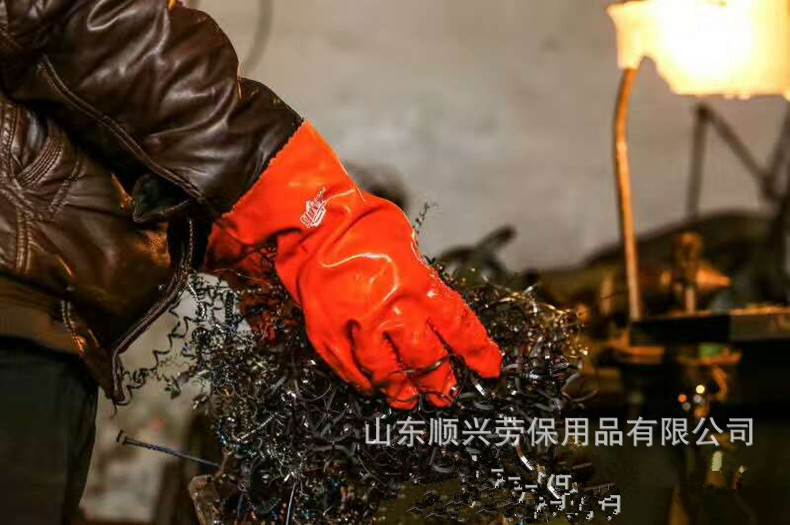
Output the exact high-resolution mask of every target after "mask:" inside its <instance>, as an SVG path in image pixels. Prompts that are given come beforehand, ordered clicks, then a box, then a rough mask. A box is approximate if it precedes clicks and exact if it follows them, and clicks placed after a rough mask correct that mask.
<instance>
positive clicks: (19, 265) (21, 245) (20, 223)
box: [14, 209, 27, 275]
mask: <svg viewBox="0 0 790 525" xmlns="http://www.w3.org/2000/svg"><path fill="white" fill-rule="evenodd" d="M15 211H16V257H15V258H14V271H15V272H16V273H17V274H19V275H24V262H25V261H24V257H25V250H26V246H27V242H26V238H25V215H24V213H22V210H20V209H17V210H15Z"/></svg>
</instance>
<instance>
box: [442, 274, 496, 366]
mask: <svg viewBox="0 0 790 525" xmlns="http://www.w3.org/2000/svg"><path fill="white" fill-rule="evenodd" d="M433 299H434V301H433V304H432V309H431V311H432V314H431V317H430V323H431V326H432V327H433V329H434V331H435V332H436V334H437V335H438V336H439V338H440V339H441V340H442V341H443V342H444V343H445V344H446V345H447V346H448V347H449V348H450V350H451V351H452V352H453V353H454V354H456V355H458V356H461V357H463V359H464V361H465V362H466V364H467V366H469V368H471V369H472V370H474V371H475V372H477V373H478V374H480V376H481V377H486V378H494V377H499V372H500V367H501V366H502V352H501V351H500V350H499V347H498V346H497V345H496V343H494V341H492V340H491V338H490V337H488V333H487V332H486V329H485V327H484V326H483V324H482V323H481V322H480V320H479V319H478V318H477V316H476V315H475V313H474V312H473V311H472V310H471V309H470V308H469V306H468V305H467V304H466V303H465V302H464V300H463V299H462V298H461V296H460V295H458V294H457V293H455V292H454V291H453V290H450V289H449V288H447V287H446V286H444V285H442V286H441V287H439V288H437V289H436V290H435V293H434V294H433Z"/></svg>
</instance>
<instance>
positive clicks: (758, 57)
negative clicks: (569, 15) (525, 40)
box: [608, 0, 790, 98]
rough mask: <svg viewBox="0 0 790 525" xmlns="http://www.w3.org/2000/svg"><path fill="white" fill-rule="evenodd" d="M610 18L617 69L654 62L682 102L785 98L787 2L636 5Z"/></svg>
mask: <svg viewBox="0 0 790 525" xmlns="http://www.w3.org/2000/svg"><path fill="white" fill-rule="evenodd" d="M608 12H609V16H611V17H612V20H614V23H615V26H616V27H617V50H618V64H619V66H620V67H621V68H624V69H625V68H633V67H636V66H637V65H638V64H639V62H640V61H641V60H642V58H645V57H647V58H651V59H653V60H654V61H655V63H656V66H657V68H658V72H659V74H660V75H661V76H662V77H663V78H664V79H665V80H666V81H667V82H668V83H669V86H670V88H671V89H672V90H673V91H675V92H676V93H679V94H683V95H724V96H728V97H748V96H751V95H777V94H779V95H785V96H786V97H788V98H790V0H641V1H630V2H626V3H623V4H616V5H613V6H610V7H609V9H608Z"/></svg>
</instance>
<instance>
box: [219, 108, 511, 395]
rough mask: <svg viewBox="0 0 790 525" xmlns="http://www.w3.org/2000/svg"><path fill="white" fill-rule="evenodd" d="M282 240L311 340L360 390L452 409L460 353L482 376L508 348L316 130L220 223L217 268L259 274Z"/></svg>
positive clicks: (279, 264)
mask: <svg viewBox="0 0 790 525" xmlns="http://www.w3.org/2000/svg"><path fill="white" fill-rule="evenodd" d="M274 235H276V236H277V256H276V260H275V268H276V270H277V273H278V275H279V276H280V278H281V280H282V282H283V284H284V285H285V287H286V289H287V290H288V291H289V293H290V294H291V296H292V297H293V298H294V300H295V301H296V302H297V303H298V304H299V305H300V306H301V308H302V309H303V311H304V316H305V320H306V324H307V333H308V336H309V338H310V341H311V343H312V344H313V346H314V347H315V349H316V350H317V351H318V353H319V354H320V355H321V357H322V358H323V359H324V360H325V361H326V362H327V363H328V364H329V365H330V366H331V367H332V368H333V369H334V370H335V372H337V374H338V375H339V376H340V377H341V378H342V379H344V380H345V381H347V382H349V383H351V384H353V385H354V386H355V387H356V388H357V389H358V390H360V391H361V392H363V393H366V394H372V393H374V392H375V391H376V390H379V391H381V392H383V393H384V394H385V395H386V396H387V399H388V401H389V403H390V405H391V406H393V407H395V408H413V407H414V406H415V405H416V403H417V400H418V398H419V395H420V393H423V394H425V395H426V396H427V399H428V400H429V401H430V402H431V403H433V404H434V405H436V406H447V405H449V404H450V403H452V400H453V396H454V387H455V385H456V378H455V374H454V373H453V369H452V365H451V363H450V361H449V360H448V351H450V352H452V353H455V354H457V355H459V356H461V357H463V359H464V360H465V362H466V364H467V365H468V366H469V367H470V368H472V369H473V370H475V371H476V372H477V373H479V374H480V375H481V376H482V377H487V378H492V377H497V376H498V375H499V370H500V365H501V361H502V356H501V352H500V351H499V349H498V348H497V346H496V344H495V343H494V342H493V341H492V340H491V339H490V338H489V337H488V335H487V333H486V330H485V328H484V327H483V326H482V324H481V323H480V321H479V320H478V319H477V317H476V316H475V315H474V313H473V312H472V311H471V310H470V309H469V307H468V306H467V305H466V303H464V301H463V299H462V298H461V297H460V296H459V295H458V294H457V293H456V292H454V291H453V290H451V289H449V288H448V287H447V286H446V285H445V284H444V283H443V282H442V281H441V279H440V278H439V276H438V275H437V273H436V272H435V271H434V270H433V269H432V268H431V267H430V266H428V265H427V264H426V263H425V261H424V259H423V257H422V256H421V255H420V253H419V252H418V249H417V244H416V241H415V235H414V231H413V230H412V228H411V225H410V223H409V221H408V219H407V218H406V216H405V215H404V214H403V213H402V212H401V210H400V209H399V208H398V207H397V206H395V205H394V204H392V203H391V202H389V201H386V200H384V199H380V198H378V197H375V196H373V195H370V194H367V193H365V192H363V191H361V190H360V189H359V188H358V187H357V186H356V185H355V184H354V182H353V181H352V180H351V178H350V177H349V176H348V174H347V173H346V171H345V169H344V168H343V166H342V164H341V163H340V161H339V159H338V158H337V157H336V156H335V154H334V152H333V151H332V150H331V149H330V147H329V146H328V145H327V144H326V143H325V142H324V141H323V139H322V138H321V136H320V135H319V134H318V133H317V132H316V131H315V129H314V128H313V127H312V126H311V125H310V124H309V123H304V124H302V126H301V128H300V129H299V130H298V131H297V132H296V134H295V135H294V136H293V137H292V138H291V140H290V142H289V143H288V144H287V145H286V146H285V147H284V148H283V149H282V151H280V153H279V154H278V155H277V156H276V157H275V158H274V160H273V161H272V162H271V164H270V165H269V167H268V168H267V169H266V171H265V172H264V173H263V175H262V176H261V177H260V179H259V180H258V182H256V183H255V185H254V186H253V187H252V189H250V190H249V191H248V192H247V194H245V195H244V196H243V197H242V198H241V199H240V200H239V202H238V203H237V205H236V206H235V208H234V209H233V210H232V211H231V212H229V213H228V214H226V215H224V216H223V217H222V218H220V219H219V220H218V221H217V223H215V225H214V229H213V231H212V234H211V238H210V241H209V250H208V255H207V260H206V266H207V268H208V269H221V268H228V267H235V268H237V269H240V270H241V271H246V272H249V273H252V274H253V275H254V272H255V268H256V267H257V263H256V262H255V261H256V255H255V252H256V250H258V249H259V248H260V247H261V246H262V244H263V243H264V242H265V241H266V240H267V239H269V238H270V237H272V236H274Z"/></svg>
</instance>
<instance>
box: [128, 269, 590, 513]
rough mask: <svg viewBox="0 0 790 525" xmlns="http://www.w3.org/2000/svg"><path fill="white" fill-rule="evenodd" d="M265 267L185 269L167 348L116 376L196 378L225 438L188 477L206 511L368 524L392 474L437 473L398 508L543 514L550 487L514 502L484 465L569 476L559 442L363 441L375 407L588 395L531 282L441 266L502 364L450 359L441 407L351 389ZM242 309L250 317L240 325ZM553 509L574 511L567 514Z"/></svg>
mask: <svg viewBox="0 0 790 525" xmlns="http://www.w3.org/2000/svg"><path fill="white" fill-rule="evenodd" d="M264 261H265V259H264ZM266 270H267V271H268V274H267V275H268V276H269V277H268V278H267V279H266V280H264V281H256V282H255V286H254V287H253V288H252V289H251V290H250V291H247V292H244V293H242V294H239V293H237V292H235V291H233V290H232V289H231V288H229V287H228V285H227V284H225V283H223V282H222V281H217V280H215V279H212V278H207V277H205V276H201V275H198V274H195V275H193V276H192V277H191V278H190V282H189V286H188V290H189V295H190V296H191V299H192V300H193V301H194V302H195V303H196V307H195V311H194V314H190V315H180V316H179V320H178V323H177V324H176V326H175V327H174V328H173V331H172V332H171V334H170V338H169V339H170V348H169V349H168V350H166V351H163V352H157V354H156V365H155V366H154V367H152V368H149V369H145V370H143V371H137V372H135V373H132V374H128V375H127V380H128V382H129V384H130V388H132V389H134V388H137V387H139V386H141V385H142V384H144V383H145V382H146V381H147V380H148V379H150V378H152V377H155V378H157V379H160V380H164V381H166V383H167V389H168V390H169V391H170V392H171V393H172V394H173V395H178V394H179V393H180V391H181V388H182V386H183V385H185V384H187V383H192V384H196V385H198V386H199V387H200V388H201V392H202V393H201V394H200V395H199V396H198V398H197V399H196V400H195V401H196V402H195V406H196V408H197V409H200V410H205V411H206V412H207V413H208V415H209V417H210V419H211V421H212V422H213V426H214V430H215V432H216V436H217V438H218V439H219V441H220V442H221V444H222V447H223V449H224V450H225V451H226V459H225V462H224V464H223V468H222V469H221V470H220V472H218V473H217V474H216V475H215V476H213V477H211V478H209V479H204V480H203V481H202V483H201V484H198V485H195V486H193V487H192V489H193V497H195V498H196V501H197V506H198V509H199V511H201V512H202V513H203V516H204V518H205V517H206V516H208V517H209V518H210V520H211V521H209V522H208V523H217V524H232V523H233V524H235V523H283V522H285V523H349V524H350V523H354V524H361V523H373V522H376V520H377V518H376V514H377V512H379V511H380V509H381V508H382V507H383V506H384V507H386V505H387V502H388V501H390V500H392V499H393V498H395V497H397V496H398V494H399V493H400V492H401V490H402V488H403V486H404V484H413V485H424V484H430V483H437V482H446V483H444V484H443V485H440V487H442V488H441V489H436V490H430V491H426V492H425V493H424V494H423V496H422V497H421V498H419V499H418V500H417V501H414V502H412V503H411V505H410V507H409V509H410V511H411V512H413V513H416V514H419V515H422V516H423V517H431V518H442V519H446V520H452V521H454V522H459V521H467V522H472V521H475V520H490V519H494V518H496V517H497V516H500V515H504V516H505V517H507V518H510V519H515V520H519V521H526V520H529V521H530V522H534V521H545V520H547V519H548V518H549V516H550V515H551V513H549V512H548V511H545V510H544V511H542V513H541V512H537V514H539V519H538V520H535V518H534V516H535V514H536V510H535V503H536V502H537V501H538V500H539V498H541V497H545V498H546V499H555V498H554V496H555V495H556V494H555V493H556V491H555V490H554V488H552V487H551V486H550V485H548V484H546V483H543V484H542V485H541V486H539V487H538V489H537V490H534V491H532V493H531V494H530V495H529V498H527V500H526V501H525V500H524V498H523V496H522V495H521V494H519V493H516V492H514V491H512V490H510V489H506V488H504V487H503V488H497V489H495V488H494V484H493V479H494V478H493V475H492V474H491V472H492V470H493V469H504V472H505V476H507V475H509V474H510V475H512V474H514V473H516V474H518V475H522V476H524V479H525V480H526V479H527V476H534V475H535V473H536V472H543V473H547V474H548V473H552V474H562V473H571V474H574V475H576V474H578V472H579V466H578V465H574V463H573V461H574V459H573V457H572V454H571V453H569V450H568V447H560V446H549V447H536V448H530V447H525V446H524V445H523V443H519V445H518V446H517V447H513V446H504V447H494V446H491V447H486V448H480V447H479V446H478V445H473V444H470V445H469V446H464V445H463V444H459V445H445V446H436V445H428V444H427V443H428V440H427V439H426V440H425V443H426V444H424V445H419V446H415V447H412V448H409V447H405V446H381V445H367V444H366V440H365V437H366V436H365V425H366V423H368V424H369V425H370V427H371V428H373V426H374V424H375V423H374V422H375V420H376V419H377V418H381V421H383V422H388V423H391V424H393V425H395V423H396V422H397V421H402V420H404V419H405V418H406V417H407V416H410V417H411V418H412V419H424V420H426V421H427V420H428V419H430V418H439V417H441V418H457V419H459V420H461V421H465V420H471V419H472V418H474V417H478V418H488V419H491V420H495V419H502V418H505V417H514V418H517V419H519V420H523V421H525V424H529V423H530V422H531V421H532V420H533V419H534V418H538V417H544V418H546V417H551V418H555V419H557V420H560V421H561V418H562V417H564V415H565V414H566V413H567V411H568V410H570V409H571V408H574V407H577V406H578V405H579V402H580V401H582V400H583V399H584V398H586V397H587V395H586V394H583V393H582V394H579V392H581V391H582V390H584V389H583V388H579V386H580V385H581V383H582V382H583V381H582V375H581V371H582V365H583V363H584V358H585V355H586V352H585V349H584V348H583V347H582V346H581V344H580V342H579V330H580V324H579V321H578V319H577V318H576V316H575V314H574V313H572V312H568V311H563V310H558V309H556V308H554V307H552V306H550V305H548V304H544V303H541V302H540V301H538V300H537V299H536V295H535V291H534V290H532V289H529V290H526V291H513V290H509V289H507V288H504V287H501V286H498V285H494V284H490V283H482V284H480V283H474V284H473V283H469V282H466V281H458V280H455V279H453V278H452V277H449V276H447V275H444V274H443V277H444V278H445V280H446V281H447V282H448V284H449V285H450V286H451V287H453V288H455V289H456V290H458V291H459V293H461V295H462V296H463V297H464V299H465V300H466V301H467V302H468V303H469V305H470V306H471V307H472V309H473V310H474V311H475V312H476V313H477V315H478V316H479V317H480V319H481V321H482V322H483V324H484V325H485V326H486V328H487V329H488V331H489V334H490V335H491V337H492V338H493V339H494V340H495V341H496V342H497V343H498V344H499V345H500V347H501V349H502V350H503V352H504V362H503V375H502V378H501V379H499V380H495V381H486V380H479V379H477V378H476V377H475V376H474V374H473V373H471V372H470V371H469V370H468V369H466V368H465V366H464V365H463V363H462V362H461V361H459V360H457V359H455V358H453V362H454V365H455V368H456V371H457V375H458V380H459V386H460V394H459V396H458V399H457V402H456V403H455V404H454V405H453V406H451V407H450V408H447V409H442V410H438V409H436V408H433V407H432V406H430V405H429V404H428V403H427V402H420V404H419V406H418V408H416V409H415V410H413V411H410V412H403V411H398V410H392V409H390V408H389V407H388V405H387V404H386V402H385V400H384V399H383V397H378V398H373V399H369V398H365V397H362V396H361V395H359V394H358V393H357V392H356V391H354V390H353V389H352V388H351V387H349V386H348V385H346V384H345V383H343V382H342V381H341V380H340V379H339V378H337V377H336V376H335V375H334V373H333V372H332V371H331V370H330V369H329V368H328V367H327V366H325V365H324V364H323V362H322V361H321V360H320V359H319V358H318V357H317V354H316V353H315V351H314V350H313V349H312V348H311V346H310V343H309V341H308V338H307V336H306V333H305V329H304V322H303V318H302V314H301V311H300V310H299V308H297V307H296V305H295V304H294V303H293V302H292V300H291V299H290V298H289V296H288V294H287V292H286V291H285V289H284V288H283V287H282V285H281V284H280V283H279V281H278V280H277V278H276V275H275V274H274V272H273V271H271V270H272V269H271V265H268V266H267V267H266ZM440 272H441V269H440ZM233 277H234V276H229V279H228V281H233ZM175 312H176V310H175V309H173V310H171V313H174V315H178V314H176V313H175ZM245 318H247V319H252V320H254V321H252V323H251V325H248V324H247V322H246V321H245ZM572 391H574V392H576V394H571V392H572ZM560 430H561V429H560ZM475 447H477V448H475ZM575 478H578V476H575ZM433 486H434V485H432V487H433ZM582 493H583V489H582ZM519 499H521V501H519ZM565 517H566V519H570V520H571V521H572V522H574V521H575V520H577V518H576V517H575V516H574V515H573V514H572V513H568V514H566V515H565Z"/></svg>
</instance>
